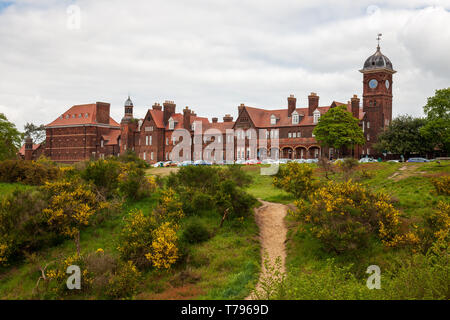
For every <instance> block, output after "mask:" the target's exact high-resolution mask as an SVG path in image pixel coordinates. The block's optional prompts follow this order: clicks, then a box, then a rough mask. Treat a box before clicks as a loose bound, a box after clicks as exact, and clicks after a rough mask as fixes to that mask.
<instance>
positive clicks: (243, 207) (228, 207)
mask: <svg viewBox="0 0 450 320" xmlns="http://www.w3.org/2000/svg"><path fill="white" fill-rule="evenodd" d="M214 199H215V206H216V208H217V209H218V210H219V212H220V213H223V212H225V211H227V212H228V216H230V217H232V218H239V217H246V216H249V215H250V214H251V208H252V207H253V206H254V205H255V204H256V203H257V200H256V199H255V198H254V197H253V196H252V195H250V194H248V193H247V192H245V191H243V190H242V189H240V188H238V187H237V186H236V183H235V182H234V181H232V180H225V181H223V182H221V183H220V184H219V186H218V190H217V192H216V194H215V196H214Z"/></svg>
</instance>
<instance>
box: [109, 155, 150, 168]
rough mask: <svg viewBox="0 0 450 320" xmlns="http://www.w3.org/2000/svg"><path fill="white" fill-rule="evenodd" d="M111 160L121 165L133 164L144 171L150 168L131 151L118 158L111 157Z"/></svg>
mask: <svg viewBox="0 0 450 320" xmlns="http://www.w3.org/2000/svg"><path fill="white" fill-rule="evenodd" d="M111 159H112V160H116V161H119V162H122V163H134V164H135V165H136V166H137V167H138V168H140V169H146V168H149V167H150V165H149V164H148V163H147V162H146V161H144V160H142V159H141V158H139V157H138V156H137V154H136V153H135V152H134V151H132V150H127V151H126V152H125V153H123V154H121V155H119V156H118V157H113V158H111Z"/></svg>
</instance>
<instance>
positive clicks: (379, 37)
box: [377, 33, 382, 49]
mask: <svg viewBox="0 0 450 320" xmlns="http://www.w3.org/2000/svg"><path fill="white" fill-rule="evenodd" d="M381 36H382V34H381V33H379V34H378V37H377V40H378V47H377V48H378V49H380V40H381Z"/></svg>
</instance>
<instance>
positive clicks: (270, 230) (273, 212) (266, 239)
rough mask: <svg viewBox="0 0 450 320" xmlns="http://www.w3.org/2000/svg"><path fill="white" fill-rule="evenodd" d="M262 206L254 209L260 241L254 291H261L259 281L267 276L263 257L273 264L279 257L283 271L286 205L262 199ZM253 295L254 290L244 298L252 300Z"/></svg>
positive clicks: (283, 270) (282, 270)
mask: <svg viewBox="0 0 450 320" xmlns="http://www.w3.org/2000/svg"><path fill="white" fill-rule="evenodd" d="M259 201H261V202H262V204H263V205H262V206H261V207H259V208H258V209H256V212H255V218H256V223H257V224H258V227H259V238H260V242H261V259H262V261H261V262H262V263H261V264H262V267H261V274H260V276H259V281H258V284H257V285H256V288H255V291H257V292H261V287H262V285H261V281H262V279H264V278H265V277H266V276H267V270H266V267H265V264H264V259H268V261H269V262H270V265H272V266H273V265H274V264H275V261H276V259H277V258H278V257H280V259H281V266H280V267H281V268H280V270H279V271H281V272H285V266H284V261H285V259H286V248H285V241H286V235H287V228H286V226H285V224H284V217H285V216H286V213H287V209H288V208H287V206H285V205H283V204H279V203H272V202H266V201H262V200H259ZM254 298H257V297H255V294H254V292H253V293H252V294H250V296H248V297H247V298H246V300H252V299H254Z"/></svg>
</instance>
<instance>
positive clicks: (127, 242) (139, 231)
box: [117, 210, 157, 268]
mask: <svg viewBox="0 0 450 320" xmlns="http://www.w3.org/2000/svg"><path fill="white" fill-rule="evenodd" d="M156 227H157V223H156V220H155V219H154V218H152V217H149V216H145V215H144V213H143V212H142V211H140V210H133V211H131V212H130V213H129V214H128V216H127V217H126V218H125V224H124V226H123V228H122V231H121V232H120V235H119V239H118V243H119V246H118V247H117V249H118V251H119V253H120V257H121V258H122V260H123V261H133V263H134V264H135V265H136V266H137V267H139V268H145V267H148V266H150V265H151V262H150V261H149V260H148V259H146V257H145V255H146V254H147V253H148V252H149V250H150V246H151V244H152V242H153V230H154V229H156Z"/></svg>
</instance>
